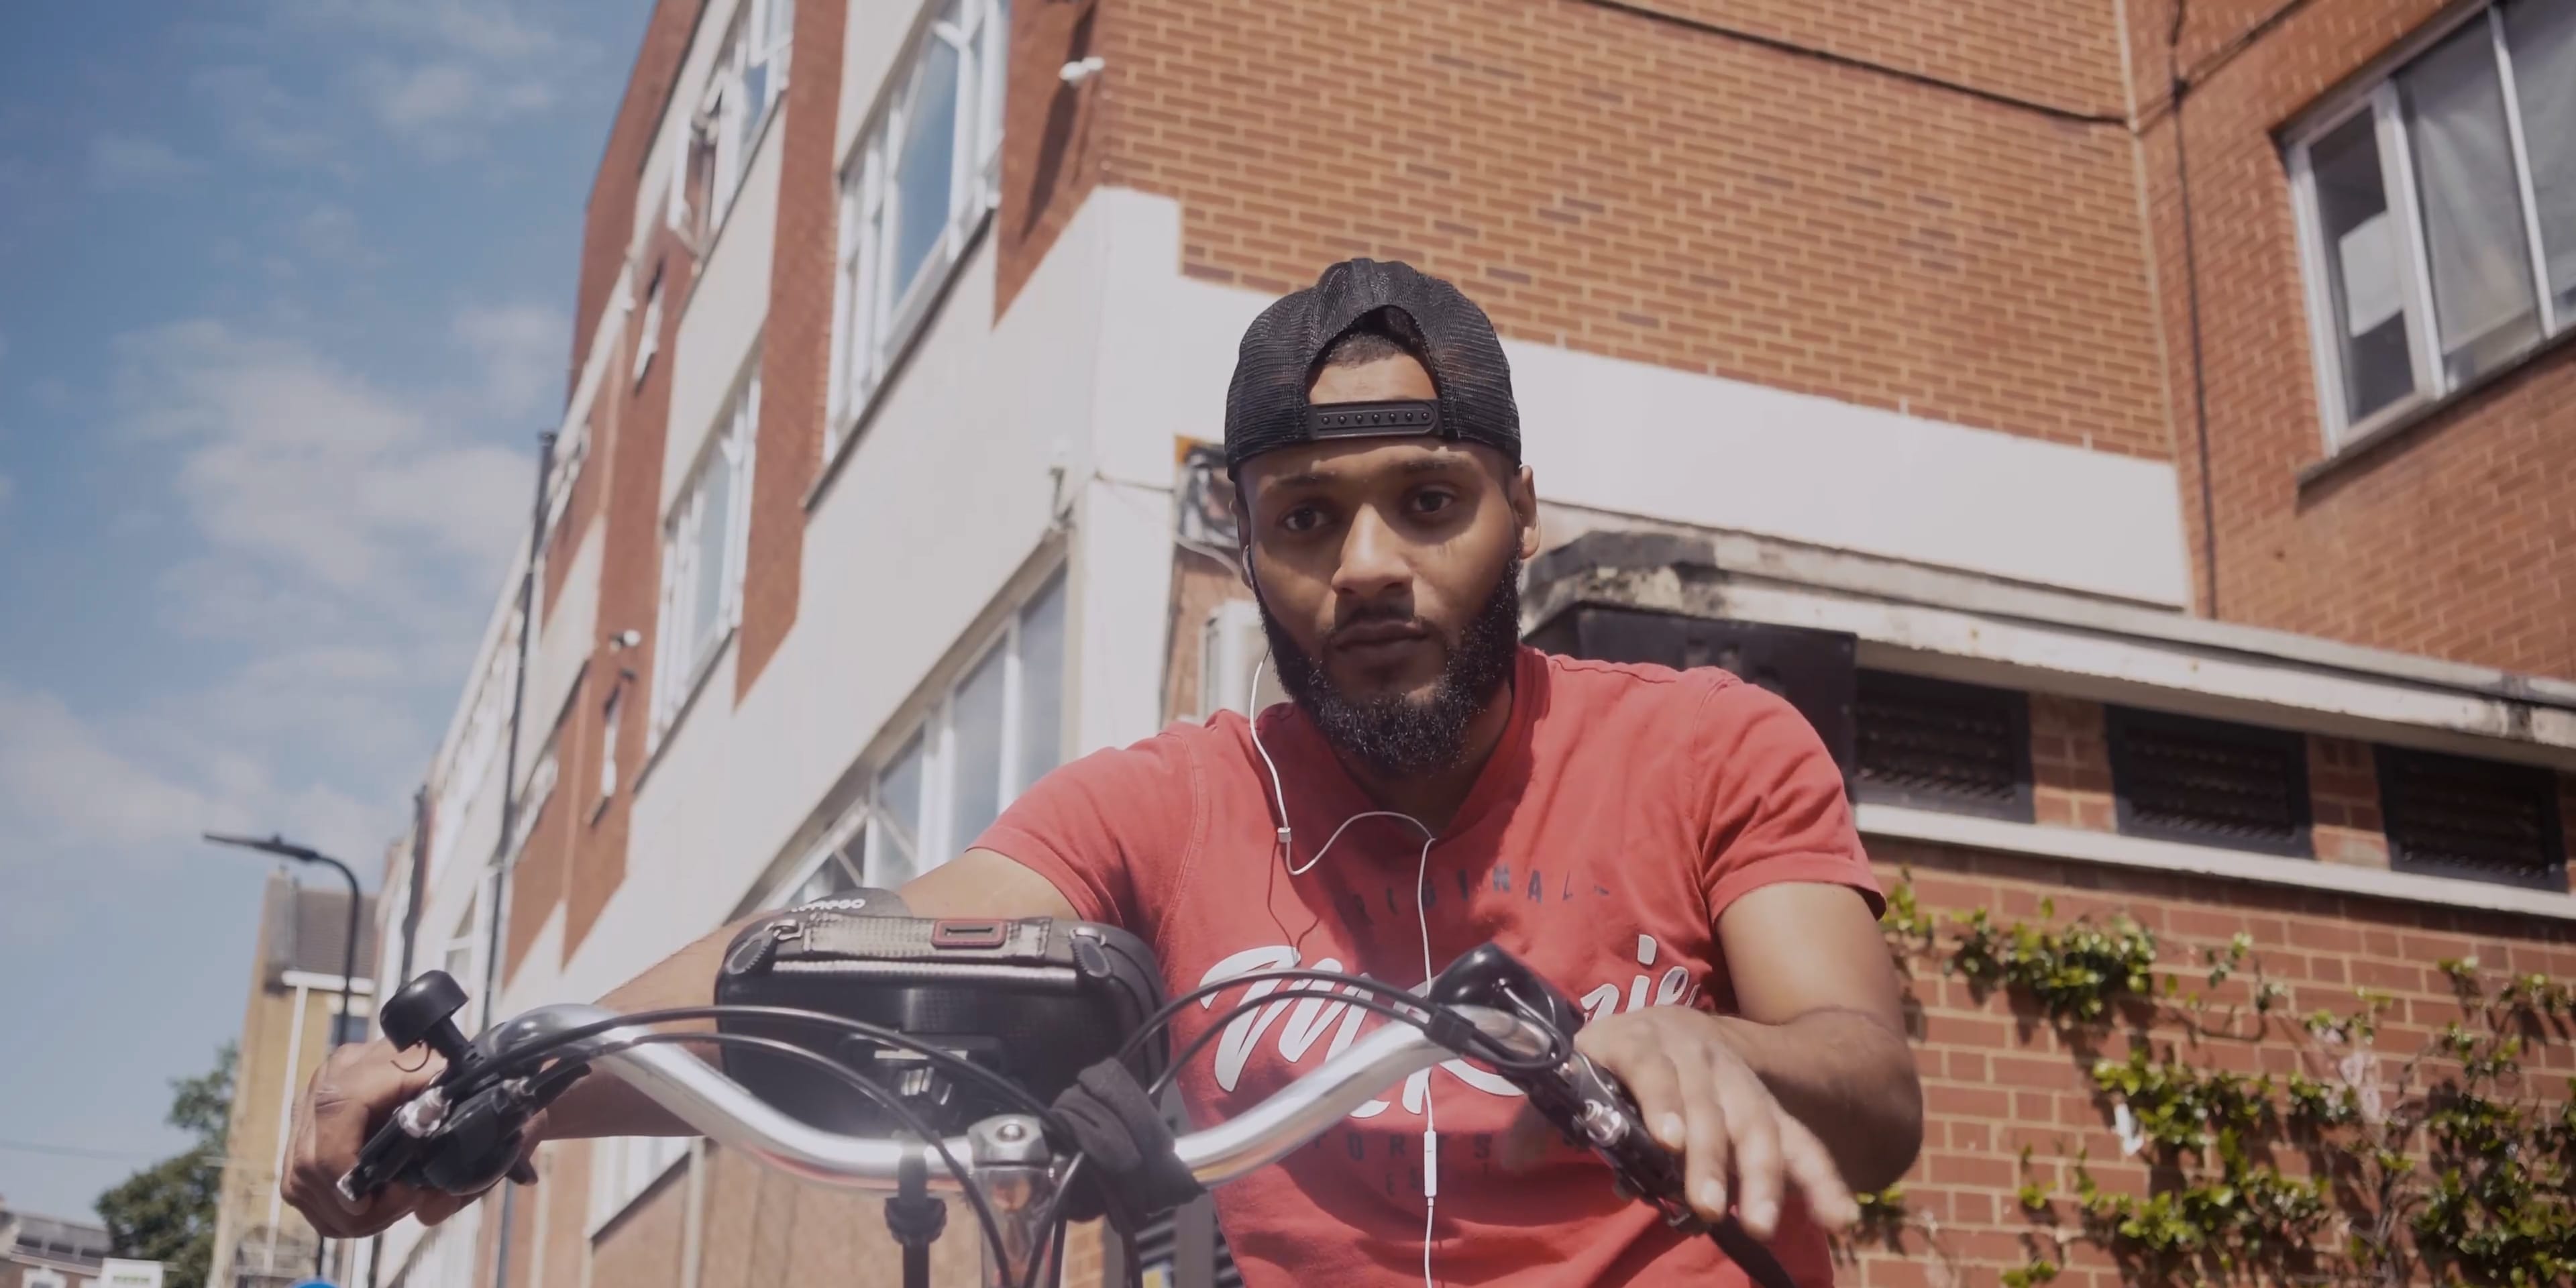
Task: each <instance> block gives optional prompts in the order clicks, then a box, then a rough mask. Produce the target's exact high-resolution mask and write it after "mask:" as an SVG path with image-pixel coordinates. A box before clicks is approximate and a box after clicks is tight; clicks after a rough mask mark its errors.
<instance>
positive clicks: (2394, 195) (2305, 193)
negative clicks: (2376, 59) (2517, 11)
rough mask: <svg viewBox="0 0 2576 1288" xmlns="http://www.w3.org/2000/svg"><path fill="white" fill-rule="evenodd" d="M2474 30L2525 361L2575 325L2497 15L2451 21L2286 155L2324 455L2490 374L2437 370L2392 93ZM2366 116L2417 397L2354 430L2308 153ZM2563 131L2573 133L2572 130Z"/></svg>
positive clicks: (2412, 45)
mask: <svg viewBox="0 0 2576 1288" xmlns="http://www.w3.org/2000/svg"><path fill="white" fill-rule="evenodd" d="M2525 2H2526V3H2532V2H2539V0H2525ZM2472 23H2483V24H2485V25H2486V28H2487V31H2488V35H2489V38H2490V40H2491V41H2492V48H2493V50H2494V54H2495V58H2496V70H2497V81H2498V87H2499V88H2500V89H2501V91H2502V94H2503V99H2504V113H2505V129H2506V132H2507V136H2508V146H2509V148H2510V150H2511V151H2512V154H2513V165H2514V177H2515V180H2516V182H2517V184H2518V185H2519V187H2520V189H2521V198H2520V199H2521V203H2522V219H2523V233H2524V241H2525V243H2526V254H2527V256H2528V258H2529V268H2530V272H2531V284H2532V289H2533V292H2534V294H2535V298H2536V300H2537V304H2538V311H2539V313H2538V316H2539V327H2540V330H2539V335H2538V336H2537V338H2535V339H2534V340H2533V341H2532V343H2531V346H2530V349H2526V350H2525V352H2529V351H2531V349H2537V348H2539V347H2540V346H2542V345H2545V344H2547V343H2549V342H2550V341H2551V340H2553V339H2555V338H2557V337H2559V336H2561V335H2562V334H2564V333H2565V331H2566V330H2567V329H2568V328H2569V327H2571V326H2576V317H2570V316H2561V315H2560V311H2559V309H2558V308H2557V307H2556V301H2555V300H2554V299H2553V297H2552V293H2551V291H2550V284H2549V262H2548V258H2547V256H2546V255H2545V254H2544V253H2543V249H2542V245H2541V236H2540V212H2539V203H2538V201H2537V200H2536V198H2535V195H2534V193H2533V190H2532V180H2531V152H2530V148H2529V146H2528V145H2527V144H2526V142H2525V135H2524V133H2523V120H2522V99H2521V96H2520V95H2519V94H2518V93H2516V90H2515V84H2514V75H2513V55H2512V51H2511V50H2510V49H2509V48H2508V47H2507V42H2506V40H2505V26H2504V12H2503V6H2502V5H2500V4H2496V3H2492V2H2491V0H2489V2H2482V3H2480V4H2478V5H2476V6H2475V7H2473V8H2470V9H2468V10H2466V11H2464V12H2462V13H2460V14H2457V15H2455V16H2454V17H2453V18H2452V20H2450V21H2446V22H2442V23H2439V24H2436V25H2435V26H2433V27H2430V28H2427V29H2426V30H2424V31H2422V32H2419V33H2417V34H2416V35H2415V36H2414V37H2413V38H2412V39H2410V40H2409V41H2408V42H2407V43H2406V44H2405V45H2404V46H2403V47H2402V48H2401V50H2400V53H2399V55H2398V56H2396V57H2394V58H2392V59H2391V60H2390V62H2389V65H2388V66H2387V67H2386V69H2385V70H2384V71H2383V72H2381V73H2380V75H2379V76H2378V77H2377V79H2376V80H2375V81H2374V82H2373V83H2371V84H2370V85H2368V86H2367V87H2365V88H2363V89H2360V90H2356V91H2354V92H2353V93H2352V95H2351V96H2350V97H2349V98H2348V99H2345V100H2343V101H2341V102H2340V103H2338V104H2337V105H2336V106H2334V107H2333V108H2332V109H2331V110H2329V111H2328V112H2326V113H2324V114H2322V115H2319V116H2317V117H2316V118H2314V119H2313V120H2311V121H2310V122H2308V123H2307V124H2305V125H2304V126H2303V127H2302V128H2301V129H2300V130H2299V132H2298V134H2297V136H2296V138H2295V140H2294V141H2293V142H2292V143H2291V145H2290V147H2289V149H2288V164H2289V171H2290V185H2291V196H2292V201H2291V205H2292V207H2293V209H2294V210H2295V212H2296V217H2297V223H2298V237H2299V259H2300V270H2301V277H2302V279H2303V281H2304V285H2305V291H2306V298H2307V310H2308V323H2309V326H2308V330H2309V347H2310V353H2311V357H2312V360H2313V364H2314V369H2315V375H2316V388H2317V399H2318V408H2319V410H2320V411H2321V413H2322V419H2323V421H2324V426H2323V428H2324V434H2325V448H2326V451H2327V452H2328V453H2329V454H2332V453H2334V452H2338V451H2341V450H2343V449H2344V448H2346V447H2349V446H2351V445H2353V444H2354V443H2356V442H2359V441H2361V440H2363V439H2366V438H2368V437H2370V436H2371V435H2372V434H2373V433H2374V432H2376V431H2378V430H2380V429H2383V428H2385V427H2387V426H2389V425H2392V424H2394V423H2396V422H2398V421H2401V420H2404V419H2407V418H2410V417H2412V416H2413V415H2415V414H2416V413H2418V412H2420V411H2422V410H2423V409H2424V408H2426V407H2430V406H2433V405H2435V404H2438V403H2441V402H2443V401H2445V400H2448V399H2450V398H2452V397H2454V396H2456V395H2457V394H2459V393H2460V392H2461V391H2462V390H2463V389H2466V388H2468V387H2471V386H2473V385H2476V384H2479V383H2482V382H2483V381H2485V380H2486V379H2488V378H2489V377H2491V376H2492V375H2494V374H2495V370H2489V371H2487V372H2482V373H2479V374H2477V375H2475V376H2471V377H2469V378H2467V379H2465V380H2454V379H2452V378H2451V377H2450V374H2449V372H2448V371H2447V370H2445V367H2444V363H2443V361H2442V349H2441V343H2442V337H2441V336H2440V335H2439V334H2437V326H2436V318H2437V317H2438V314H2437V313H2436V311H2435V309H2434V304H2433V282H2432V269H2431V264H2430V257H2429V252H2428V250H2427V248H2426V242H2425V235H2424V215H2423V198H2422V193H2421V191H2420V190H2419V188H2418V186H2417V184H2416V175H2415V159H2414V152H2413V148H2412V141H2411V139H2410V138H2409V137H2408V134H2407V130H2406V115H2405V105H2404V103H2403V102H2402V101H2401V99H2400V96H2399V94H2398V89H2397V80H2398V77H2400V76H2401V75H2403V74H2404V73H2405V72H2406V70H2407V69H2408V68H2409V67H2411V66H2413V65H2414V64H2415V62H2416V61H2417V60H2418V59H2419V58H2421V57H2423V56H2424V55H2425V54H2427V53H2429V52H2430V51H2431V50H2432V49H2433V48H2434V47H2435V46H2437V45H2439V44H2441V43H2442V42H2443V41H2444V40H2446V39H2448V38H2450V37H2451V36H2452V35H2454V34H2456V33H2457V32H2458V31H2459V30H2460V29H2461V28H2462V27H2464V26H2467V25H2469V24H2472ZM2365 112H2367V113H2369V114H2370V115H2371V118H2372V126H2373V129H2372V133H2373V137H2374V140H2375V142H2376V143H2377V145H2378V150H2379V163H2380V172H2381V183H2382V186H2383V191H2384V192H2385V193H2386V195H2387V198H2388V209H2389V214H2390V217H2391V219H2392V220H2393V221H2394V227H2395V229H2396V233H2397V236H2398V237H2399V238H2400V239H2401V240H2402V241H2403V243H2404V249H2403V251H2402V252H2401V253H2400V254H2399V256H2398V272H2399V276H2400V279H2401V281H2400V294H2401V295H2402V297H2403V299H2404V305H2403V310H2404V316H2405V319H2406V332H2407V341H2408V344H2409V353H2408V357H2409V360H2410V368H2411V370H2412V371H2413V373H2414V378H2415V388H2414V391H2413V392H2411V393H2409V394H2407V395H2406V396H2404V397H2401V398H2399V399H2397V400H2396V401H2394V402H2392V403H2390V404H2389V405H2388V406H2386V407H2382V408H2380V409H2379V410H2377V411H2375V412H2373V413H2371V414H2370V415H2368V416H2366V417H2364V418H2362V419H2361V420H2360V421H2358V422H2356V421H2354V420H2353V419H2352V418H2351V415H2350V411H2349V408H2348V406H2347V404H2346V402H2345V389H2344V370H2343V346H2342V344H2341V342H2340V340H2339V339H2338V337H2337V334H2336V333H2337V331H2338V329H2339V323H2338V320H2337V318H2336V317H2335V310H2334V301H2333V295H2332V290H2331V288H2330V286H2329V285H2328V278H2327V275H2326V274H2327V263H2328V256H2329V254H2330V251H2329V248H2328V247H2327V246H2326V244H2325V233H2324V222H2323V218H2322V216H2321V215H2320V214H2319V212H2318V209H2317V195H2316V175H2315V173H2314V171H2313V170H2312V168H2311V164H2310V156H2309V149H2310V148H2311V147H2312V146H2313V145H2315V144H2316V143H2317V142H2318V141H2319V140H2320V139H2323V138H2324V137H2325V136H2326V135H2328V134H2330V133H2332V132H2333V131H2335V130H2336V129H2338V128H2341V127H2342V126H2344V125H2345V124H2347V123H2348V122H2350V121H2351V120H2352V119H2353V118H2354V117H2355V116H2357V115H2360V114H2362V113H2365ZM2571 125H2572V126H2576V123H2571ZM2507 365H2509V363H2508V364H2507ZM2498 369H2501V368H2498Z"/></svg>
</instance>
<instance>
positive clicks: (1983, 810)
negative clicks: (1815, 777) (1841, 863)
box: [1853, 671, 2031, 823]
mask: <svg viewBox="0 0 2576 1288" xmlns="http://www.w3.org/2000/svg"><path fill="white" fill-rule="evenodd" d="M1853 723H1854V725H1855V726H1856V730H1855V741H1856V743H1857V744H1858V746H1857V748H1856V751H1855V755H1854V761H1855V762H1856V763H1855V767H1854V769H1853V779H1854V782H1855V784H1856V785H1857V788H1858V793H1859V795H1860V796H1861V798H1862V799H1864V800H1873V801H1883V802H1886V803H1888V804H1891V805H1913V806H1921V807H1923V808H1927V809H1939V810H1948V811H1951V812H1953V813H1963V814H1984V815H1989V816H1992V817H1995V818H2006V819H2014V820H2017V821H2020V822H2025V823H2026V822H2029V821H2030V819H2031V791H2030V707H2029V700H2028V699H2027V698H2025V697H2024V696H2023V695H2022V694H2020V693H2017V692H2014V691H2012V690H2008V689H1989V688H1985V687H1983V686H1981V685H1974V684H1957V683H1953V682H1951V681H1948V680H1932V679H1925V678H1923V677H1921V676H1913V675H1898V674H1895V673H1892V672H1887V671H1863V672H1861V673H1860V676H1859V696H1858V700H1857V703H1856V711H1855V715H1854V720H1853Z"/></svg>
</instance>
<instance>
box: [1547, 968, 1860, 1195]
mask: <svg viewBox="0 0 2576 1288" xmlns="http://www.w3.org/2000/svg"><path fill="white" fill-rule="evenodd" d="M1574 1047H1575V1049H1576V1050H1577V1051H1580V1052H1582V1053H1583V1054H1584V1055H1585V1056H1586V1057H1588V1058H1590V1059H1591V1061H1592V1062H1593V1063H1594V1064H1597V1065H1599V1066H1601V1067H1602V1068H1603V1069H1605V1070H1607V1071H1609V1072H1610V1073H1613V1074H1615V1075H1617V1076H1618V1078H1619V1080H1620V1081H1621V1082H1624V1083H1626V1084H1627V1085H1628V1092H1629V1094H1630V1095H1632V1096H1634V1097H1635V1098H1636V1101H1637V1111H1638V1114H1639V1116H1640V1117H1641V1118H1642V1119H1643V1120H1644V1121H1645V1124H1646V1128H1647V1130H1648V1131H1650V1132H1652V1133H1654V1136H1655V1138H1656V1139H1657V1140H1659V1141H1661V1142H1663V1144H1664V1146H1665V1148H1667V1149H1671V1150H1673V1151H1674V1152H1676V1153H1678V1154H1680V1155H1681V1157H1682V1163H1683V1168H1684V1173H1685V1178H1686V1180H1685V1198H1686V1201H1687V1202H1688V1203H1689V1204H1690V1206H1691V1208H1692V1210H1693V1211H1696V1212H1697V1213H1699V1215H1700V1216H1702V1217H1703V1218H1706V1219H1708V1220H1711V1221H1716V1220H1721V1219H1723V1218H1724V1217H1725V1216H1726V1215H1727V1214H1728V1205H1729V1202H1730V1200H1731V1201H1732V1202H1733V1204H1734V1207H1735V1216H1736V1219H1737V1221H1738V1222H1739V1223H1740V1224H1741V1225H1742V1226H1743V1227H1744V1229H1745V1231H1746V1232H1747V1233H1749V1234H1751V1235H1752V1236H1753V1237H1754V1238H1756V1239H1763V1240H1768V1239H1769V1238H1770V1237H1771V1236H1772V1235H1773V1234H1774V1233H1775V1232H1777V1231H1778V1229H1779V1227H1780V1205H1781V1202H1782V1200H1783V1199H1784V1198H1785V1196H1786V1195H1787V1193H1788V1192H1789V1190H1790V1189H1791V1188H1792V1187H1794V1188H1795V1189H1796V1191H1797V1194H1798V1196H1799V1197H1800V1198H1801V1199H1803V1200H1805V1202H1806V1206H1807V1212H1808V1214H1809V1215H1810V1216H1811V1217H1813V1218H1814V1219H1815V1221H1816V1222H1817V1224H1819V1225H1822V1226H1823V1227H1825V1228H1826V1229H1827V1230H1840V1229H1843V1228H1845V1227H1847V1226H1849V1225H1850V1224H1851V1223H1852V1222H1853V1221H1855V1220H1857V1219H1859V1216H1860V1207H1859V1205H1858V1204H1857V1203H1855V1202H1854V1201H1853V1199H1852V1194H1851V1188H1850V1187H1849V1186H1848V1185H1846V1184H1845V1183H1844V1181H1843V1178H1842V1173H1841V1171H1840V1170H1839V1169H1838V1168H1836V1167H1835V1165H1834V1159H1833V1155H1832V1154H1830V1153H1828V1152H1827V1151H1826V1149H1825V1146H1824V1143H1823V1142H1822V1141H1819V1140H1818V1139H1817V1138H1816V1134H1815V1133H1814V1132H1812V1131H1809V1130H1808V1129H1807V1126H1806V1124H1804V1123H1801V1122H1799V1121H1798V1120H1797V1119H1795V1118H1793V1117H1790V1116H1789V1113H1788V1111H1787V1110H1785V1109H1782V1108H1781V1107H1780V1102H1779V1101H1777V1100H1775V1099H1773V1098H1772V1095H1771V1091H1770V1089H1769V1088H1768V1087H1765V1086H1764V1085H1763V1084H1762V1079H1761V1077H1760V1076H1759V1075H1758V1074H1756V1073H1755V1072H1754V1071H1753V1068H1752V1066H1750V1065H1748V1064H1747V1063H1745V1061H1744V1058H1743V1057H1742V1056H1740V1055H1738V1054H1737V1053H1736V1051H1735V1049H1734V1048H1733V1047H1731V1046H1729V1045H1728V1042H1727V1034H1726V1028H1725V1025H1724V1024H1723V1023H1722V1022H1721V1021H1719V1020H1718V1019H1717V1017H1715V1016H1712V1015H1709V1014H1707V1013H1705V1012H1702V1011H1695V1010H1692V1009H1690V1008H1688V1007H1681V1006H1652V1007H1647V1008H1645V1009H1643V1010H1640V1011H1635V1012H1632V1013H1629V1014H1626V1015H1614V1016H1608V1017H1605V1018H1603V1019H1601V1020H1598V1021H1596V1022H1594V1023H1591V1024H1587V1025H1585V1026H1584V1027H1583V1029H1582V1031H1580V1032H1578V1033H1577V1034H1575V1038H1574ZM1551 1130H1552V1129H1551V1128H1549V1127H1548V1126H1547V1124H1546V1123H1545V1122H1544V1121H1543V1120H1542V1119H1540V1118H1539V1117H1538V1115H1537V1114H1536V1113H1535V1112H1531V1111H1527V1110H1524V1111H1523V1112H1522V1114H1521V1117H1520V1120H1519V1121H1518V1122H1516V1123H1514V1124H1513V1126H1512V1130H1511V1133H1510V1135H1509V1136H1507V1137H1506V1138H1505V1140H1504V1142H1503V1159H1504V1162H1505V1164H1506V1165H1507V1166H1526V1165H1528V1164H1529V1163H1530V1162H1533V1161H1535V1159H1536V1158H1537V1155H1538V1152H1539V1150H1540V1149H1541V1148H1542V1146H1543V1145H1544V1143H1545V1141H1546V1138H1547V1136H1548V1135H1549V1134H1550V1133H1551Z"/></svg>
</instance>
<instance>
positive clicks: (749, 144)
mask: <svg viewBox="0 0 2576 1288" xmlns="http://www.w3.org/2000/svg"><path fill="white" fill-rule="evenodd" d="M795 27H796V5H795V0H743V2H742V5H741V7H740V8H738V9H737V10H735V12H734V19H733V25H732V26H731V27H729V28H727V29H726V30H725V38H724V44H723V45H722V46H721V47H719V48H718V49H717V50H716V59H715V67H714V70H713V72H712V73H711V74H710V75H709V77H708V78H707V88H706V93H705V95H704V96H703V97H702V98H700V99H699V100H698V110H697V113H696V114H695V115H694V116H692V117H691V118H690V121H689V129H688V132H687V133H686V134H685V135H683V136H682V137H681V139H680V140H679V146H680V147H681V149H682V153H681V158H680V164H679V165H678V166H675V167H674V168H673V169H674V173H673V176H672V180H671V211H670V219H671V226H672V227H673V228H676V229H678V230H680V231H681V233H683V234H684V235H686V236H687V237H688V238H689V239H690V240H691V241H692V242H696V241H699V240H702V239H703V238H705V237H706V236H707V235H708V234H709V233H712V232H714V231H715V230H716V229H718V228H721V227H723V226H724V221H725V216H726V215H728V214H730V213H732V211H733V201H734V198H735V197H736V196H738V195H740V194H741V192H742V179H743V175H744V174H745V173H746V172H748V171H749V170H750V169H751V159H752V156H753V154H754V153H755V152H757V151H758V149H759V143H760V131H761V128H762V127H763V126H764V125H766V124H767V123H768V121H769V111H770V109H771V108H772V107H775V106H776V105H777V104H778V101H779V99H780V98H781V97H782V96H783V95H784V93H785V92H786V89H787V55H788V53H789V51H790V49H791V48H792V47H793V44H794V40H793V37H794V35H795Z"/></svg>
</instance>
